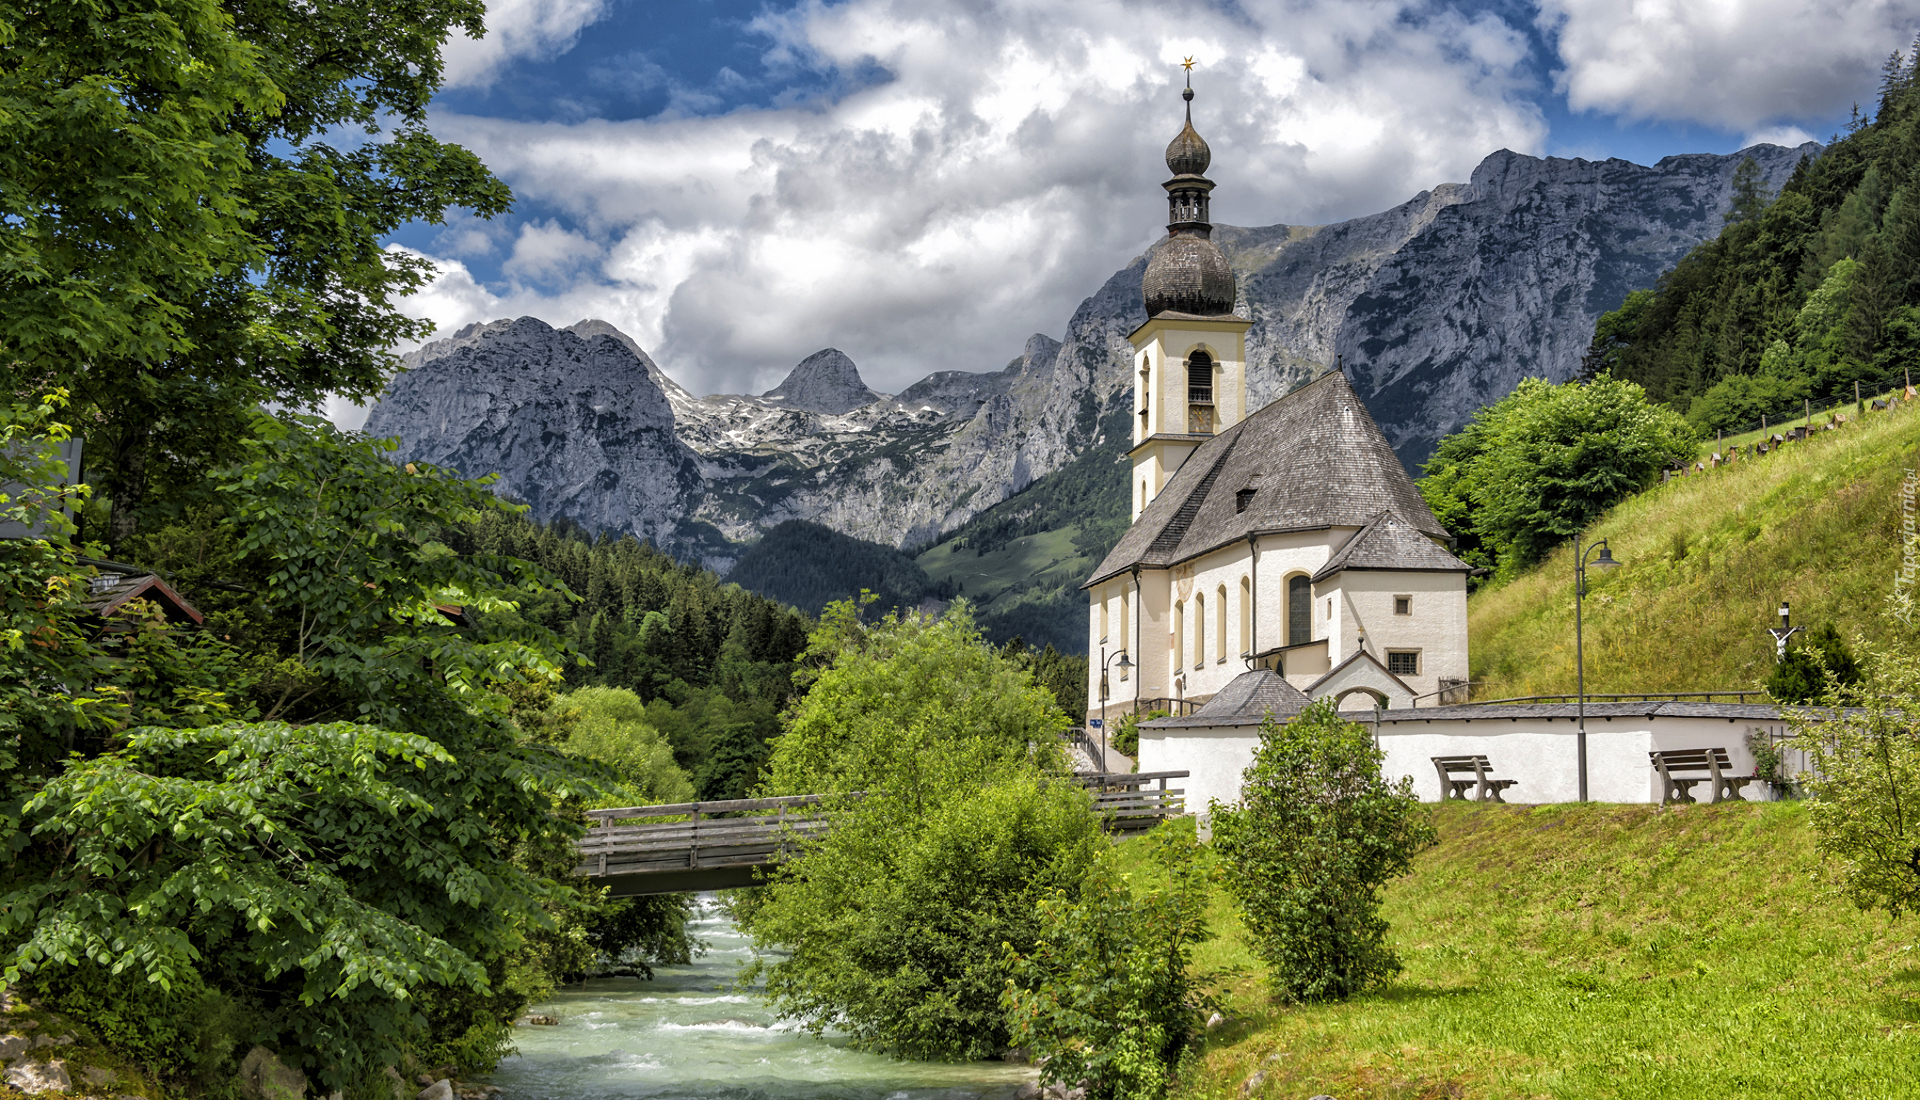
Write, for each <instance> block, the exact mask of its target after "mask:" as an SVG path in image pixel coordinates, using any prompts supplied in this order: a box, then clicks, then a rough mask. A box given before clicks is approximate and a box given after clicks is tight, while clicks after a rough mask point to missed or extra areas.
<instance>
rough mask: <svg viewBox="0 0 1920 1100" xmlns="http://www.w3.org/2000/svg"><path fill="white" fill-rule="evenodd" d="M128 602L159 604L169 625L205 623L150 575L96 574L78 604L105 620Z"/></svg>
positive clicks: (194, 608) (198, 612) (193, 610)
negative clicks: (147, 601) (150, 601)
mask: <svg viewBox="0 0 1920 1100" xmlns="http://www.w3.org/2000/svg"><path fill="white" fill-rule="evenodd" d="M131 600H152V601H153V602H154V603H157V604H159V605H160V608H161V609H162V610H163V611H165V612H166V615H167V620H168V621H169V622H176V623H178V622H192V623H195V624H196V625H197V624H199V623H202V622H204V621H205V616H203V615H201V614H200V611H199V609H198V608H196V607H194V606H193V605H192V604H190V603H188V602H187V601H186V600H185V599H183V598H182V597H181V595H180V593H178V592H175V591H174V590H173V589H172V588H170V587H168V585H167V582H165V581H163V580H161V579H160V578H159V577H156V576H154V575H153V574H152V573H137V574H135V573H101V574H98V575H96V576H95V577H93V578H92V580H91V581H90V582H89V583H88V586H87V594H86V595H85V596H83V597H81V600H80V603H81V605H82V606H83V607H85V608H87V609H88V610H89V611H92V612H93V613H94V614H95V615H98V616H100V617H101V618H103V619H105V618H110V617H111V616H113V615H117V614H119V612H120V609H121V608H123V607H125V606H126V605H127V603H128V602H129V601H131Z"/></svg>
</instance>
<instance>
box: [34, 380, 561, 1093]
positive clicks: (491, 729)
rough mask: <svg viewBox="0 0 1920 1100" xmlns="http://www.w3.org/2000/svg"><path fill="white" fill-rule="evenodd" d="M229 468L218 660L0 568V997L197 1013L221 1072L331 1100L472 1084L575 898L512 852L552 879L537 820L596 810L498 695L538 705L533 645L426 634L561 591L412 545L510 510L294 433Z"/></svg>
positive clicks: (544, 580)
mask: <svg viewBox="0 0 1920 1100" xmlns="http://www.w3.org/2000/svg"><path fill="white" fill-rule="evenodd" d="M247 446H248V448H249V450H250V451H251V458H250V460H249V461H248V462H246V463H244V464H242V465H240V466H237V467H235V468H233V469H231V470H229V471H227V472H226V473H225V474H224V475H223V476H222V477H221V479H220V483H219V489H220V494H221V498H222V499H223V501H224V502H225V507H226V508H227V509H228V511H227V521H228V522H230V523H231V524H233V526H234V527H235V528H236V530H237V533H238V537H237V538H236V539H235V540H234V541H233V545H234V547H235V548H236V550H237V552H238V554H239V555H240V556H239V557H238V558H237V559H235V560H233V561H231V562H230V563H229V564H230V565H232V566H233V567H234V568H235V570H236V576H242V577H245V578H247V580H248V582H249V583H247V584H244V585H236V586H235V587H238V588H240V589H242V590H243V591H244V593H245V595H244V597H243V598H244V599H245V600H246V601H248V602H247V603H246V604H244V605H243V606H241V607H239V608H237V609H234V610H230V611H228V612H227V613H226V617H225V625H228V626H231V627H233V628H234V630H233V631H232V633H234V634H235V635H236V636H237V641H232V642H230V641H227V640H225V639H222V638H220V637H216V636H214V635H212V634H210V633H194V634H192V635H184V634H180V633H177V632H174V631H169V630H165V629H162V623H161V621H160V620H158V619H157V618H147V619H144V620H142V619H140V618H137V617H136V618H135V619H134V620H131V621H129V622H127V624H126V628H124V629H119V630H115V631H109V632H107V633H105V634H101V633H100V632H99V631H98V629H97V628H96V626H95V625H94V624H93V621H92V620H91V618H90V613H89V612H88V611H87V610H86V609H85V607H84V606H83V605H82V604H81V603H80V596H81V595H82V594H84V592H85V584H86V581H85V572H84V571H82V570H78V569H76V568H75V567H74V565H73V563H72V559H71V557H70V556H68V555H67V553H66V552H65V551H64V550H63V549H62V548H61V547H60V546H59V545H58V543H57V542H56V543H48V542H45V541H36V540H26V541H15V542H10V543H8V544H6V545H5V546H4V547H0V584H4V601H5V602H4V607H5V611H6V616H7V622H6V625H5V630H6V633H5V635H4V637H7V638H12V639H17V640H18V641H19V644H13V645H9V646H7V647H5V648H4V651H0V660H3V661H4V665H5V667H4V668H0V727H4V728H3V729H0V732H3V733H4V734H5V741H6V744H7V745H8V746H9V748H8V749H7V751H6V753H5V754H4V755H0V773H4V779H3V781H4V783H5V784H6V786H7V794H8V801H7V805H9V806H12V807H14V809H13V810H12V811H9V814H8V816H7V817H6V818H4V819H0V829H3V830H4V833H5V836H4V839H5V840H6V842H7V844H8V845H9V848H10V850H11V851H12V852H13V853H14V856H13V859H12V862H11V863H10V864H9V865H8V867H7V869H6V874H5V875H4V877H3V878H0V888H4V890H5V896H4V900H3V901H0V946H3V947H4V950H5V951H6V956H5V964H6V969H7V977H8V980H9V981H22V980H26V981H32V982H42V983H44V982H47V981H49V980H55V981H57V980H58V978H59V976H60V975H62V974H63V973H66V972H69V971H71V972H73V973H74V975H75V979H76V980H81V981H84V980H86V979H87V975H88V974H89V973H92V972H93V971H96V970H99V971H104V972H106V973H108V974H125V975H129V976H131V977H134V978H137V979H138V983H144V984H146V985H149V986H151V987H153V988H156V989H160V990H168V989H172V988H176V987H178V988H182V989H188V990H192V989H195V988H206V989H209V990H212V991H214V992H215V993H217V994H218V995H219V996H221V997H224V998H225V999H227V1000H229V1001H233V1002H237V1003H239V1004H241V1005H243V1006H244V1008H245V1011H244V1012H243V1013H241V1014H240V1016H239V1019H240V1020H241V1021H242V1029H241V1032H240V1034H239V1035H237V1036H235V1037H234V1038H236V1039H238V1040H239V1041H240V1042H241V1043H242V1044H243V1045H242V1047H241V1049H245V1045H247V1044H251V1043H254V1042H260V1043H265V1044H267V1045H268V1046H270V1047H272V1048H274V1049H276V1050H279V1051H280V1052H281V1053H282V1056H283V1057H286V1058H288V1059H289V1060H291V1061H293V1062H295V1063H299V1064H302V1065H304V1066H305V1067H306V1068H307V1069H308V1071H309V1072H310V1073H311V1074H315V1075H317V1076H318V1078H319V1080H320V1081H321V1082H322V1084H323V1085H324V1086H325V1087H326V1088H328V1089H333V1088H341V1087H355V1086H358V1085H359V1084H361V1083H362V1082H364V1081H365V1080H367V1079H368V1077H369V1075H371V1074H374V1073H377V1072H378V1070H379V1068H380V1067H381V1066H383V1065H391V1064H393V1063H394V1061H395V1060H396V1059H397V1058H398V1057H399V1056H400V1054H401V1053H402V1052H404V1051H408V1050H412V1051H416V1052H420V1051H428V1050H435V1049H439V1050H449V1049H458V1050H460V1051H463V1052H465V1054H466V1055H467V1056H469V1057H474V1058H480V1059H483V1060H484V1059H485V1058H486V1057H497V1056H498V1054H499V1052H500V1050H501V1049H502V1047H503V1044H504V1043H505V1041H506V1039H507V1037H508V1034H509V1032H510V1028H509V1022H510V1020H511V1019H512V1017H513V1015H514V1014H517V1013H518V1012H519V1011H520V1010H521V1009H522V1008H523V1007H524V1005H525V1004H526V1001H527V998H528V996H529V995H530V993H531V991H532V990H533V989H534V988H535V987H536V986H537V985H538V983H537V982H534V983H532V984H528V982H527V981H526V980H525V979H524V975H522V974H520V973H519V970H518V969H517V967H518V961H519V960H520V959H521V958H522V957H523V955H524V953H525V951H526V950H527V948H528V934H529V930H531V929H535V928H538V927H541V926H544V925H548V924H549V923H550V918H549V915H548V913H547V912H546V911H545V910H544V909H543V902H549V903H553V904H556V905H560V906H564V905H565V904H567V900H566V899H567V898H568V896H569V894H570V890H569V888H567V887H566V886H564V885H563V884H561V883H558V882H555V881H554V880H553V879H552V878H551V877H549V876H547V875H543V874H539V873H536V872H535V871H533V870H530V867H539V866H542V865H543V864H541V862H540V861H539V860H529V859H527V858H524V857H525V853H526V852H527V851H528V850H529V849H541V848H544V849H546V850H547V851H549V852H552V851H555V850H558V851H564V850H565V847H566V844H567V843H568V841H570V839H571V838H572V837H574V836H575V835H577V831H578V828H579V823H578V821H577V819H576V818H569V817H568V816H567V815H564V814H560V813H556V804H557V803H558V802H559V801H561V800H565V799H568V798H578V797H584V796H586V795H589V794H591V793H592V791H593V786H592V784H591V783H590V782H589V781H588V779H587V777H586V776H584V775H583V773H582V772H581V771H580V770H579V769H578V768H576V767H574V766H572V765H570V764H569V763H568V762H567V759H566V758H565V757H564V756H563V755H561V754H560V753H559V752H558V751H557V750H555V749H554V748H552V747H551V746H549V745H546V744H543V743H541V742H539V741H538V740H537V739H534V738H531V737H529V736H527V735H526V734H525V733H524V732H523V731H522V730H521V729H520V728H519V727H518V726H516V725H515V724H514V723H513V722H512V721H511V720H510V719H509V717H508V715H509V710H510V702H509V700H508V699H507V697H506V696H505V695H504V694H503V693H502V690H501V689H502V687H503V686H506V685H510V684H515V683H519V684H535V683H545V682H551V681H553V680H555V679H557V677H558V667H559V666H558V661H559V659H560V656H561V649H560V647H559V645H558V641H557V639H555V638H553V637H552V635H550V634H546V633H543V632H539V631H529V630H518V631H511V632H497V631H492V630H489V629H486V628H485V627H484V626H482V627H480V628H478V629H475V628H473V627H467V628H462V627H460V626H459V625H457V624H456V623H455V622H454V621H453V620H452V618H450V614H451V613H452V605H455V604H458V605H461V606H463V607H466V608H473V609H475V610H476V611H477V610H483V609H486V608H488V607H492V606H504V605H505V604H506V602H507V597H508V595H509V594H511V593H513V592H515V591H526V590H540V589H545V588H552V587H557V582H555V581H554V580H553V579H552V578H551V577H550V576H548V575H547V574H545V573H544V572H543V571H541V570H539V569H537V568H536V567H533V566H530V565H528V564H527V563H524V562H519V561H515V560H513V559H508V558H498V557H489V556H485V555H460V554H457V553H455V552H453V551H452V550H450V549H449V548H447V547H445V546H444V545H442V544H440V543H438V542H437V541H436V537H435V536H436V532H438V531H441V530H444V529H446V528H448V527H451V526H454V525H456V524H458V523H460V522H462V521H463V520H465V519H466V518H467V517H469V516H470V515H472V514H473V513H475V512H478V511H483V510H492V509H501V508H504V507H506V506H505V505H503V504H502V503H501V502H500V501H499V500H498V499H497V498H496V497H494V495H493V494H492V493H491V492H489V491H488V490H487V489H486V488H485V487H484V485H482V484H480V483H474V482H464V481H458V480H455V479H453V478H449V477H447V476H445V475H444V474H441V473H438V472H437V471H434V470H431V469H422V468H402V467H397V466H394V465H393V464H392V463H390V462H389V461H388V460H387V453H388V452H387V450H386V449H384V447H383V445H381V444H379V443H376V442H375V441H372V440H368V439H365V438H363V437H358V436H355V435H352V434H347V433H339V432H336V431H334V430H333V429H332V427H331V426H330V425H327V424H325V423H324V422H321V421H317V420H313V419H310V418H302V417H286V418H282V419H275V418H271V417H265V416H261V417H259V418H258V420H257V421H256V423H255V426H254V431H253V436H252V438H251V439H250V440H249V441H248V443H247ZM28 639H32V641H28ZM423 1025H424V1026H423Z"/></svg>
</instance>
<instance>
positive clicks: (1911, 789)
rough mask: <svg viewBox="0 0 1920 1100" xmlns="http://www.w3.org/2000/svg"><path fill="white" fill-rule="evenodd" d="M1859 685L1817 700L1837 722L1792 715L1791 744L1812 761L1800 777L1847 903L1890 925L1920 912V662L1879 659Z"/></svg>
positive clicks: (1825, 716) (1900, 655)
mask: <svg viewBox="0 0 1920 1100" xmlns="http://www.w3.org/2000/svg"><path fill="white" fill-rule="evenodd" d="M1872 657H1873V660H1872V661H1870V662H1869V664H1868V672H1867V674H1866V675H1865V676H1864V677H1862V678H1861V679H1860V681H1859V682H1858V683H1855V684H1852V685H1844V684H1840V683H1838V682H1833V683H1830V684H1829V685H1828V688H1827V690H1825V691H1823V692H1822V693H1821V694H1820V696H1819V697H1818V698H1819V701H1820V702H1821V703H1824V704H1827V705H1829V706H1835V707H1846V708H1854V709H1848V710H1841V711H1839V712H1838V713H1827V712H1821V713H1810V712H1806V711H1792V710H1789V711H1788V712H1787V715H1786V717H1787V721H1788V723H1789V724H1790V725H1791V726H1792V729H1793V738H1792V741H1791V742H1790V744H1791V745H1792V747H1794V748H1796V749H1799V750H1800V751H1802V752H1804V753H1806V755H1807V771H1805V772H1803V773H1801V774H1800V776H1799V777H1798V779H1799V782H1800V785H1801V787H1802V788H1803V789H1804V790H1805V791H1806V793H1807V795H1808V797H1809V799H1810V805H1809V813H1810V815H1811V816H1812V818H1813V828H1814V834H1815V841H1814V843H1815V847H1816V848H1818V850H1819V851H1820V852H1821V854H1823V855H1826V856H1829V857H1831V858H1833V859H1836V860H1838V861H1839V863H1840V867H1841V882H1842V886H1843V889H1844V890H1845V892H1846V895H1847V897H1848V898H1849V899H1851V900H1852V901H1853V903H1854V904H1855V905H1857V906H1859V907H1860V908H1862V909H1884V910H1886V911H1887V913H1888V914H1889V915H1890V916H1893V917H1899V916H1901V915H1902V914H1904V913H1909V912H1914V911H1917V910H1920V815H1916V814H1915V813H1914V806H1915V805H1917V804H1920V737H1915V736H1914V732H1913V715H1914V714H1915V712H1916V711H1920V657H1915V656H1914V655H1913V654H1912V653H1910V652H1899V651H1893V652H1883V653H1875V654H1872Z"/></svg>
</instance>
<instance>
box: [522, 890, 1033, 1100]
mask: <svg viewBox="0 0 1920 1100" xmlns="http://www.w3.org/2000/svg"><path fill="white" fill-rule="evenodd" d="M692 928H693V932H694V934H695V935H696V936H697V937H698V938H699V939H700V940H701V941H703V942H704V943H705V944H706V951H705V952H704V953H703V954H702V955H700V956H699V957H697V958H696V959H695V960H694V961H693V964H692V965H690V966H678V967H675V966H668V967H660V968H658V970H657V974H656V977H655V978H654V979H653V980H652V981H643V980H641V979H637V978H602V979H595V980H592V981H588V982H585V983H583V984H581V985H578V986H570V987H568V988H567V989H565V990H563V991H562V992H560V993H559V994H557V995H556V996H555V997H554V999H552V1000H550V1001H548V1002H546V1003H544V1004H541V1005H538V1006H535V1007H534V1009H533V1011H534V1012H536V1013H540V1014H545V1015H550V1016H553V1017H554V1018H555V1019H556V1020H558V1023H556V1024H553V1025H551V1026H534V1027H522V1028H519V1029H518V1030H517V1031H516V1033H515V1039H516V1041H517V1045H518V1047H519V1053H518V1054H517V1055H515V1056H514V1057H511V1058H508V1059H507V1060H505V1061H504V1062H502V1063H501V1065H500V1069H499V1072H497V1073H495V1074H494V1075H493V1077H492V1078H491V1081H492V1082H493V1083H494V1084H496V1085H498V1086H500V1087H501V1088H502V1089H503V1090H504V1094H505V1100H634V1098H640V1097H646V1098H648V1100H661V1098H667V1097H673V1098H686V1100H710V1098H711V1100H719V1098H728V1100H737V1098H742V1097H749V1096H750V1097H752V1098H753V1100H974V1098H977V1100H1012V1097H1013V1096H1014V1094H1015V1093H1016V1092H1017V1091H1018V1090H1019V1088H1020V1086H1021V1085H1023V1084H1025V1083H1027V1082H1029V1081H1031V1080H1033V1079H1034V1073H1033V1071H1032V1070H1031V1069H1029V1068H1027V1067H1024V1066H1016V1065H1008V1064H1005V1063H1000V1062H976V1063H964V1064H958V1065H942V1064H930V1063H924V1062H896V1061H894V1060H892V1059H890V1058H883V1057H881V1056H879V1055H874V1054H863V1053H860V1052H858V1051H853V1050H849V1049H847V1047H846V1045H845V1043H844V1042H843V1041H841V1040H838V1039H835V1038H833V1037H831V1036H829V1037H827V1038H824V1039H816V1038H814V1037H813V1036H811V1035H808V1034H806V1033H805V1032H802V1031H799V1030H797V1029H795V1028H793V1027H792V1026H791V1025H788V1024H783V1023H781V1022H779V1021H777V1020H775V1019H774V1017H773V1015H772V1013H771V1012H769V1011H767V1009H766V1007H765V1005H764V1004H763V1003H762V1002H761V1000H760V998H759V997H758V996H756V995H754V993H753V992H751V991H748V990H743V989H740V988H738V987H737V986H736V985H735V982H734V976H735V974H736V973H737V972H738V970H739V966H740V963H741V961H742V960H744V959H746V958H747V957H748V953H749V951H750V946H749V942H748V940H747V938H746V937H745V936H743V935H741V934H740V933H739V932H738V930H736V929H735V928H734V926H733V922H732V921H731V920H729V919H728V918H727V916H726V914H725V913H724V912H722V911H721V910H720V908H719V907H718V905H717V904H716V903H715V902H714V900H713V899H712V898H711V897H703V898H701V899H700V912H699V914H698V916H697V918H696V919H695V920H694V921H693V922H692Z"/></svg>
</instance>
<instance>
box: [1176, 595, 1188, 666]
mask: <svg viewBox="0 0 1920 1100" xmlns="http://www.w3.org/2000/svg"><path fill="white" fill-rule="evenodd" d="M1186 635H1187V605H1186V604H1184V603H1181V602H1180V601H1179V600H1175V601H1173V667H1175V668H1185V667H1187V637H1186Z"/></svg>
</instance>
